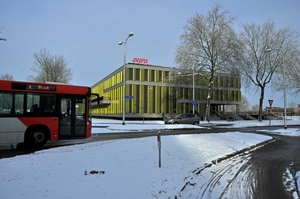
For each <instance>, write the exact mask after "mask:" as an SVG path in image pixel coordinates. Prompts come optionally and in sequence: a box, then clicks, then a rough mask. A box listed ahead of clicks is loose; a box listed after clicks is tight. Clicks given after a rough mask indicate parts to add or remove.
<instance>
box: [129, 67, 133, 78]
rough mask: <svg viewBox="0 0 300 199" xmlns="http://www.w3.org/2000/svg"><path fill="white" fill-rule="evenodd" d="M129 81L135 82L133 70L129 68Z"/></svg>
mask: <svg viewBox="0 0 300 199" xmlns="http://www.w3.org/2000/svg"><path fill="white" fill-rule="evenodd" d="M129 80H133V68H129Z"/></svg>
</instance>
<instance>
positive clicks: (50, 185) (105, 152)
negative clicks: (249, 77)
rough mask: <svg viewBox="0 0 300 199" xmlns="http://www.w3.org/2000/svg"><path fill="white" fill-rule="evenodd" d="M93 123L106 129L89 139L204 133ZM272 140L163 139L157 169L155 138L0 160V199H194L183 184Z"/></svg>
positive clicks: (291, 131)
mask: <svg viewBox="0 0 300 199" xmlns="http://www.w3.org/2000/svg"><path fill="white" fill-rule="evenodd" d="M295 119H296V120H294V118H293V119H292V120H288V121H287V124H288V125H292V124H297V125H300V120H299V117H297V118H295ZM93 123H94V125H95V126H107V127H106V128H100V127H95V128H93V134H96V133H111V132H120V133H121V132H122V133H124V132H125V133H126V132H127V131H128V132H130V131H132V130H135V131H137V130H147V129H151V130H153V129H157V130H158V131H159V130H160V129H171V128H204V127H201V126H194V125H164V124H163V121H144V122H143V121H139V122H136V121H133V122H130V121H127V122H126V124H125V125H122V124H121V122H120V121H113V120H97V119H94V120H93ZM224 123H226V124H228V122H224ZM217 124H218V125H220V122H212V123H209V124H208V123H203V122H202V123H201V125H203V126H209V125H217ZM230 124H232V126H231V127H245V126H268V125H269V121H263V122H257V121H243V122H241V121H237V122H232V123H230ZM271 125H282V126H283V121H274V120H273V121H272V122H271ZM224 128H226V126H224ZM272 132H273V133H276V134H284V135H290V136H299V135H300V131H298V129H295V128H289V127H288V129H283V128H282V129H280V130H276V131H272ZM271 139H272V137H270V136H267V135H261V134H251V133H241V132H229V133H214V134H198V135H173V136H162V137H161V167H159V149H158V143H157V138H156V135H153V137H146V138H136V139H121V140H111V141H99V142H93V143H86V144H78V145H71V146H66V147H58V148H52V149H48V150H42V151H37V152H35V153H33V154H28V155H22V156H17V157H13V158H3V159H0V198H3V199H6V198H14V199H18V198H30V199H31V198H53V199H56V198H72V199H73V198H97V199H98V198H101V199H106V198H107V199H115V198H132V199H135V198H137V199H140V198H175V196H177V198H196V196H197V194H198V192H199V190H197V189H192V188H191V189H188V191H187V192H184V193H180V190H181V189H182V188H183V186H184V185H185V184H186V182H187V181H195V183H196V184H198V185H201V184H203V183H205V182H206V181H207V178H209V175H211V173H212V172H213V170H214V169H216V168H217V167H218V166H220V164H221V163H218V162H217V160H219V159H220V158H224V157H226V156H228V155H229V154H234V153H236V152H238V151H241V150H243V149H245V148H249V149H250V148H252V147H253V146H255V145H258V144H260V143H264V142H266V141H268V140H271ZM229 161H230V160H229ZM212 163H213V166H212V167H210V169H211V170H210V171H211V172H203V174H202V177H201V178H200V177H196V176H195V172H196V171H197V170H201V169H203V168H204V167H205V166H206V165H207V164H212ZM235 168H236V169H237V168H238V165H237V166H236V167H235ZM287 172H288V171H287ZM298 175H299V174H297V176H298ZM229 177H230V176H229ZM226 180H228V178H227V179H226V178H225V179H223V180H222V179H220V181H219V182H218V184H217V186H219V187H220V191H221V187H222V186H223V185H224V184H225V183H226ZM217 190H218V189H215V191H217ZM214 194H218V192H215V193H214ZM211 197H212V198H213V196H211Z"/></svg>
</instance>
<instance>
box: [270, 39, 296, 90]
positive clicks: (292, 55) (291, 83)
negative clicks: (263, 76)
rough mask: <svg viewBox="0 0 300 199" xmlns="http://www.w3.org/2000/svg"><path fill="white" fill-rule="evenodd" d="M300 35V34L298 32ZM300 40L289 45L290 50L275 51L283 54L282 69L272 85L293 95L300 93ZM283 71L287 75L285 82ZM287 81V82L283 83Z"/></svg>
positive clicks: (275, 88)
mask: <svg viewBox="0 0 300 199" xmlns="http://www.w3.org/2000/svg"><path fill="white" fill-rule="evenodd" d="M297 35H298V34H297ZM299 45H300V44H299V42H298V41H297V40H295V41H293V44H292V46H289V47H288V51H287V52H284V51H283V50H282V49H275V52H273V53H278V54H281V56H280V57H281V60H280V61H281V69H280V70H278V74H277V76H276V78H275V80H272V86H273V87H274V90H275V91H283V90H284V87H283V86H285V88H286V89H285V90H286V92H287V93H289V94H291V95H298V94H299V93H300V87H299V85H300V49H299ZM283 72H284V75H285V82H283V78H282V77H283ZM286 80H288V81H286ZM283 83H285V84H283Z"/></svg>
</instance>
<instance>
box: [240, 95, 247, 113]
mask: <svg viewBox="0 0 300 199" xmlns="http://www.w3.org/2000/svg"><path fill="white" fill-rule="evenodd" d="M239 109H240V111H242V112H245V111H249V109H250V102H249V101H248V99H247V98H246V97H245V96H244V95H242V100H241V103H240V107H239Z"/></svg>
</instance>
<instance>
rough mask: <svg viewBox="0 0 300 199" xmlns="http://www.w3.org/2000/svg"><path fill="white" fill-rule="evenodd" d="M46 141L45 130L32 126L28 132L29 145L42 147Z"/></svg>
mask: <svg viewBox="0 0 300 199" xmlns="http://www.w3.org/2000/svg"><path fill="white" fill-rule="evenodd" d="M47 141H48V138H47V132H46V130H45V129H43V128H33V129H31V130H30V132H29V134H28V139H27V144H28V145H29V146H31V147H42V146H44V145H45V144H46V142H47Z"/></svg>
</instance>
